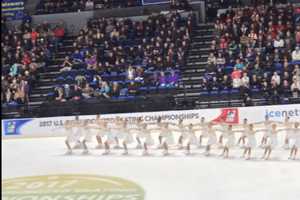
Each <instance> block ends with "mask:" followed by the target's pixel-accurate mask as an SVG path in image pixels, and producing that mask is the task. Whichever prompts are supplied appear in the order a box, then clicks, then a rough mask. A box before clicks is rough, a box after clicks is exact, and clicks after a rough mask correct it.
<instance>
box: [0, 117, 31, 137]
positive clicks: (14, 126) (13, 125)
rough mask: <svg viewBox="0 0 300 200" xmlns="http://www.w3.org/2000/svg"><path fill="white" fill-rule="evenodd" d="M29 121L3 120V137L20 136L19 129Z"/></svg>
mask: <svg viewBox="0 0 300 200" xmlns="http://www.w3.org/2000/svg"><path fill="white" fill-rule="evenodd" d="M30 121H31V119H18V120H4V121H3V122H2V126H3V133H2V134H4V135H20V134H21V132H20V130H21V127H22V126H23V125H24V124H26V123H27V122H30Z"/></svg>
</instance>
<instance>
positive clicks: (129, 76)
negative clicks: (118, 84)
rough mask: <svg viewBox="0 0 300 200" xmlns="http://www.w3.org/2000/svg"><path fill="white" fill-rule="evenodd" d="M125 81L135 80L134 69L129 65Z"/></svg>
mask: <svg viewBox="0 0 300 200" xmlns="http://www.w3.org/2000/svg"><path fill="white" fill-rule="evenodd" d="M126 73H127V79H128V80H134V79H135V69H134V68H133V67H132V66H131V65H130V66H129V67H128V69H127V72H126Z"/></svg>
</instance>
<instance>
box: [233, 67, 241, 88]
mask: <svg viewBox="0 0 300 200" xmlns="http://www.w3.org/2000/svg"><path fill="white" fill-rule="evenodd" d="M241 77H242V71H241V70H239V69H237V68H236V67H234V69H233V71H232V73H231V79H232V87H233V88H239V87H240V86H241Z"/></svg>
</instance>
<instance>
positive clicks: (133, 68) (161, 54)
mask: <svg viewBox="0 0 300 200" xmlns="http://www.w3.org/2000/svg"><path fill="white" fill-rule="evenodd" d="M192 20H193V18H192V16H189V17H188V18H183V17H181V16H180V15H179V14H171V15H170V16H167V17H166V16H163V15H158V16H155V17H154V16H152V17H149V18H148V19H147V20H145V21H142V22H141V21H138V22H133V21H131V20H129V19H126V20H119V21H117V20H115V19H92V20H90V21H89V23H88V29H86V30H81V31H80V33H79V35H78V36H77V37H75V38H73V39H70V40H67V41H68V43H69V44H71V45H72V46H70V48H69V47H68V51H71V52H72V53H71V54H69V55H67V56H66V57H65V59H64V62H63V63H62V64H61V69H60V74H59V75H58V76H57V77H56V84H57V85H56V88H55V92H54V93H52V94H53V95H54V99H56V100H62V101H65V100H68V99H73V100H74V98H73V97H74V96H73V97H71V96H69V95H65V94H66V93H68V94H69V93H70V92H69V90H70V88H72V89H71V90H73V92H74V89H73V86H74V85H76V87H77V86H79V88H81V89H80V92H81V93H83V95H82V97H83V98H91V97H104V98H123V99H127V98H128V99H131V98H134V96H136V95H139V94H142V95H143V94H146V93H157V92H165V91H166V90H168V92H170V90H171V89H175V88H176V87H177V86H178V81H179V76H180V71H179V68H180V67H183V66H184V57H185V52H186V51H187V49H188V44H189V40H190V38H189V35H190V30H191V26H192ZM188 27H190V28H188ZM109 29H110V30H109ZM93 36H94V37H93ZM63 46H66V45H63ZM61 50H62V51H64V50H66V49H64V48H61ZM64 52H65V51H64ZM71 93H72V92H71ZM49 95H50V96H51V93H50V94H49ZM60 96H61V97H60ZM80 96H81V95H80ZM77 99H78V100H79V99H81V97H79V98H77Z"/></svg>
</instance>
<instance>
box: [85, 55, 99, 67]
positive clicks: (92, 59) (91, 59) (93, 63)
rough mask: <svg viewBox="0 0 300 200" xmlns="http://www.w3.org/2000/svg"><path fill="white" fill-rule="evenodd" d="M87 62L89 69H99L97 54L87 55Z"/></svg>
mask: <svg viewBox="0 0 300 200" xmlns="http://www.w3.org/2000/svg"><path fill="white" fill-rule="evenodd" d="M85 64H86V66H87V69H94V70H95V69H97V58H96V56H95V55H90V54H89V55H87V57H86V58H85Z"/></svg>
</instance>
